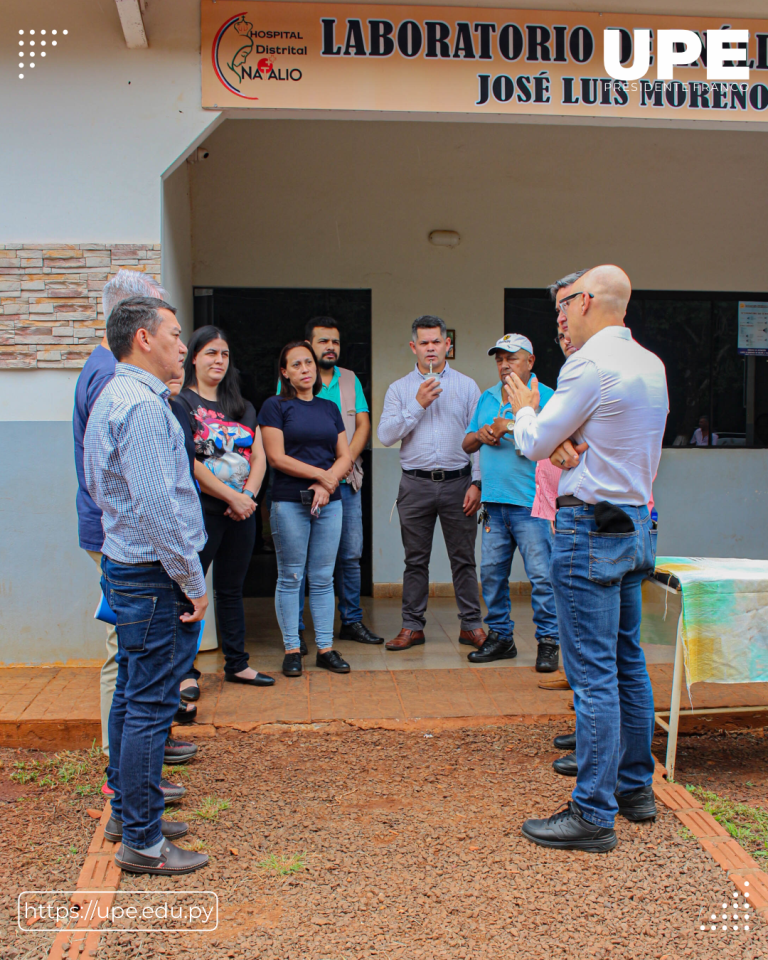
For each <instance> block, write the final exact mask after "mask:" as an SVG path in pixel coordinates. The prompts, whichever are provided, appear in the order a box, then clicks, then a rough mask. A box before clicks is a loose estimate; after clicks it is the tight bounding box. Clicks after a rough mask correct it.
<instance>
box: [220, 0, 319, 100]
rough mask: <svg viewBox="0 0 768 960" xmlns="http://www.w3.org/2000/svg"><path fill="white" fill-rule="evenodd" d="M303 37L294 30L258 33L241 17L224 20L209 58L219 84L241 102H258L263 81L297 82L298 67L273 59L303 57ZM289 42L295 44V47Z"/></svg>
mask: <svg viewBox="0 0 768 960" xmlns="http://www.w3.org/2000/svg"><path fill="white" fill-rule="evenodd" d="M303 39H304V38H303V35H302V34H301V33H300V32H298V31H294V30H261V29H258V28H256V27H254V25H253V23H251V21H250V20H248V18H247V16H246V14H245V13H238V14H237V15H236V16H234V17H230V18H229V19H228V20H226V21H225V22H224V23H223V24H222V25H221V27H219V29H218V30H217V31H216V35H215V37H214V39H213V48H212V50H211V56H212V60H213V69H214V71H215V73H216V76H217V77H218V79H219V81H220V82H221V83H223V84H224V86H225V87H226V88H227V90H229V91H230V93H234V94H236V95H237V96H238V97H242V98H243V99H244V100H258V99H259V97H258V95H257V94H258V93H261V90H262V84H263V83H264V81H267V82H269V81H273V82H274V81H289V82H290V81H293V82H296V81H298V80H301V78H302V71H301V69H300V68H299V67H297V66H293V65H289V64H287V63H283V62H282V61H281V63H280V64H278V62H277V61H276V58H277V57H285V56H290V57H306V55H307V47H306V45H305V44H303ZM292 41H298V43H299V44H301V45H296V43H294V42H292Z"/></svg>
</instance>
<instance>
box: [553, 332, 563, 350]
mask: <svg viewBox="0 0 768 960" xmlns="http://www.w3.org/2000/svg"><path fill="white" fill-rule="evenodd" d="M563 340H565V334H564V333H558V335H557V336H556V337H555V343H556V344H557V345H558V347H559V346H560V344H561V343H562V342H563Z"/></svg>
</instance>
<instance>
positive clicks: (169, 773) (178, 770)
mask: <svg viewBox="0 0 768 960" xmlns="http://www.w3.org/2000/svg"><path fill="white" fill-rule="evenodd" d="M163 776H164V777H165V779H166V780H170V781H171V782H174V781H176V780H186V778H187V777H188V776H189V770H187V768H186V767H183V766H182V765H181V764H170V765H169V764H167V763H164V764H163Z"/></svg>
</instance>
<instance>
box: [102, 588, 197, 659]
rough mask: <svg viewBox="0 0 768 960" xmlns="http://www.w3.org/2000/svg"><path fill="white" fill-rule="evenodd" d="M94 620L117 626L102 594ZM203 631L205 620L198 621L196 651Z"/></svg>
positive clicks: (111, 610)
mask: <svg viewBox="0 0 768 960" xmlns="http://www.w3.org/2000/svg"><path fill="white" fill-rule="evenodd" d="M93 619H94V620H101V621H103V622H104V623H110V624H112V626H113V627H116V626H117V617H116V616H115V612H114V610H113V609H112V607H110V605H109V604H108V603H107V598H106V597H105V596H104V594H103V593H102V594H101V599H100V600H99V605H98V607H96V612H95V613H94V615H93ZM204 630H205V620H201V621H200V632H199V633H198V635H197V649H198V650H199V649H200V644H201V643H202V642H203V631H204Z"/></svg>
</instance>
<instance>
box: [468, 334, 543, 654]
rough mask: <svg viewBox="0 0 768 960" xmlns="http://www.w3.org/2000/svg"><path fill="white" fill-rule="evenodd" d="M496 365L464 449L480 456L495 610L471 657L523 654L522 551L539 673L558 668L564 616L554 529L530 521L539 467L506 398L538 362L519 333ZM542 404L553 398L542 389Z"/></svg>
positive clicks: (506, 340)
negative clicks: (552, 567)
mask: <svg viewBox="0 0 768 960" xmlns="http://www.w3.org/2000/svg"><path fill="white" fill-rule="evenodd" d="M488 356H494V357H495V359H496V369H497V371H498V375H499V380H498V382H497V383H496V384H495V385H494V386H492V387H491V388H490V389H489V390H486V391H485V393H483V394H482V396H481V397H480V400H479V401H478V404H477V407H476V408H475V412H474V415H473V417H472V420H471V422H470V424H469V427H468V428H467V434H466V436H465V437H464V441H463V443H462V447H463V448H464V451H465V453H469V454H472V453H475V451H477V450H479V451H480V477H481V480H482V484H483V486H482V491H483V507H484V508H485V512H484V514H483V543H482V555H481V556H482V559H481V566H480V580H481V583H482V588H483V599H484V600H485V603H486V606H487V607H488V616H487V617H486V618H485V623H486V626H487V627H488V636H487V639H486V641H485V643H484V644H483V645H482V646H481V647H480V648H479V649H478V650H473V651H472V652H471V653H470V654H469V660H470V661H472V663H491V662H492V661H493V660H509V659H511V658H512V657H516V656H517V648H516V647H515V639H514V629H515V623H514V620H512V617H511V604H510V600H509V574H510V571H511V568H512V558H513V556H514V553H515V548H516V547H517V548H518V549H519V550H520V555H521V556H522V558H523V564H524V565H525V572H526V575H527V576H528V579H529V580H530V581H531V603H532V605H533V621H534V623H535V625H536V640H537V641H538V653H537V656H536V669H537V670H538V671H539V673H552V672H554V671H555V670H557V667H558V663H559V657H560V649H559V646H558V631H557V613H556V609H555V598H554V594H553V592H552V584H551V583H550V579H549V561H550V555H551V553H552V532H551V527H550V524H549V523H548V522H547V521H546V520H544V519H543V518H541V517H534V516H532V515H531V508H532V507H533V501H534V498H535V496H536V479H535V477H536V464H535V462H533V461H531V460H528V459H526V458H525V457H523V456H522V455H521V454H520V451H519V450H518V449H517V447H516V446H515V441H514V435H513V432H512V431H513V429H514V416H513V414H512V408H511V407H510V406H509V404H508V403H507V402H506V398H505V397H503V396H502V386H503V384H504V380H505V378H506V377H508V376H509V375H510V374H511V373H513V372H514V373H516V374H517V376H518V377H519V378H520V379H521V380H522V382H523V383H525V384H528V383H530V382H531V381H534V382H536V377H535V375H534V374H533V372H532V371H533V364H534V361H535V359H536V358H535V356H534V354H533V345H532V343H531V341H530V340H529V339H528V338H527V337H524V336H522V335H521V334H519V333H508V334H507V335H506V336H504V337H502V338H501V340H498V341H497V342H496V343H495V344H494V346H492V347H491V348H490V350H489V351H488ZM538 386H539V396H540V398H541V399H540V405H541V406H542V407H543V406H544V404H545V403H546V402H547V400H549V398H550V397H551V396H552V394H553V393H554V391H553V390H551V389H550V388H549V387H545V386H544V385H543V384H539V385H538Z"/></svg>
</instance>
